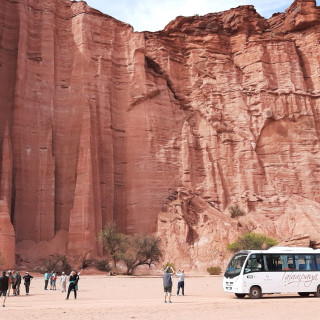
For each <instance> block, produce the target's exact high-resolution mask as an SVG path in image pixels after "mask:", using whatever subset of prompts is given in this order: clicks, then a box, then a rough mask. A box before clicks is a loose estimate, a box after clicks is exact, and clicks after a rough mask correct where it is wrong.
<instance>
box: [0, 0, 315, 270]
mask: <svg viewBox="0 0 320 320" xmlns="http://www.w3.org/2000/svg"><path fill="white" fill-rule="evenodd" d="M319 43H320V8H319V7H317V6H316V3H315V1H313V0H300V1H298V0H296V1H294V3H293V4H292V5H291V7H290V8H288V10H287V11H286V12H285V13H281V14H275V15H274V16H273V17H271V18H270V19H268V20H266V19H264V18H263V17H261V16H260V15H259V14H258V13H257V12H256V11H255V9H254V7H253V6H241V7H238V8H235V9H230V10H229V11H225V12H220V13H213V14H208V15H205V16H194V17H177V18H176V19H175V20H174V21H172V22H170V23H169V24H168V25H167V26H166V27H165V29H164V30H163V31H159V32H154V33H151V32H141V33H138V32H134V31H133V29H132V27H131V26H129V25H127V24H125V23H122V22H120V21H118V20H116V19H114V18H112V17H110V16H108V15H106V14H102V13H100V12H99V11H97V10H94V9H92V8H90V7H88V6H87V4H86V3H85V2H84V1H79V2H76V1H69V0H44V1H39V0H16V1H13V0H4V1H2V2H1V3H0V82H1V86H0V155H1V157H0V159H1V166H0V168H1V172H0V177H1V184H0V200H1V201H3V202H1V203H3V204H4V205H3V206H1V208H4V209H1V211H0V216H1V217H2V216H3V217H5V218H4V219H3V220H1V225H0V226H1V228H0V237H1V236H2V237H5V238H6V239H7V240H6V241H8V243H10V245H6V246H5V248H2V247H0V251H1V252H3V254H4V255H6V256H7V260H8V261H13V259H14V252H15V250H16V252H17V253H18V254H19V255H20V256H21V257H22V258H23V259H28V260H29V261H30V260H32V259H36V258H38V257H41V256H45V255H48V254H52V253H62V254H68V255H70V256H84V257H94V256H97V255H101V254H102V253H103V249H102V247H101V244H100V243H99V242H97V241H96V237H97V234H98V233H99V232H100V230H101V228H102V227H103V226H105V225H106V224H108V223H110V222H112V221H115V222H116V224H117V228H118V230H119V231H120V232H126V233H137V232H138V233H141V232H146V233H154V232H157V233H158V235H159V236H160V237H161V238H162V239H163V244H164V248H165V260H171V261H176V263H178V264H179V265H182V266H184V267H185V268H198V269H201V268H204V267H206V266H208V264H209V263H210V264H211V263H212V264H215V263H224V261H225V259H226V257H227V256H228V253H227V252H226V249H225V248H226V244H228V243H229V242H230V241H233V240H234V239H235V238H236V237H237V236H238V235H239V234H241V233H243V232H246V231H253V230H255V231H260V232H264V233H267V234H268V235H270V236H274V237H276V238H277V239H279V241H280V242H285V241H291V242H290V243H295V241H300V242H301V241H302V242H303V243H307V244H308V243H309V242H310V241H312V242H313V243H318V241H319V239H318V234H319V227H318V225H319V224H318V221H319V220H320V203H319V202H320V198H319V188H320V187H319V181H320V170H319V168H320V167H319V159H320V145H319V137H320V135H319V133H320V131H319V130H320V114H319V112H320V99H319V97H320V56H319V55H320V53H319V50H318V47H319ZM234 204H238V205H239V206H240V207H241V208H242V209H243V211H244V212H245V215H244V216H242V217H240V218H237V219H231V217H230V213H229V207H230V206H232V205H234ZM2 221H5V222H2ZM2 226H7V227H6V228H8V229H6V230H9V229H10V230H9V231H6V232H4V231H3V230H4V229H3V228H2ZM12 226H13V227H14V230H13V228H12ZM14 239H15V241H14ZM14 242H16V243H14ZM14 246H16V249H14ZM6 248H10V250H6ZM8 252H9V253H8ZM9 255H11V257H9ZM12 255H13V256H12ZM12 257H13V258H12ZM10 263H11V264H12V262H10ZM10 263H7V264H8V265H10Z"/></svg>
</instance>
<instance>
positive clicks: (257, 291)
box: [249, 286, 262, 299]
mask: <svg viewBox="0 0 320 320" xmlns="http://www.w3.org/2000/svg"><path fill="white" fill-rule="evenodd" d="M249 297H250V299H260V298H261V297H262V293H261V288H260V287H258V286H253V287H251V288H250V293H249Z"/></svg>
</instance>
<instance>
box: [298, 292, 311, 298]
mask: <svg viewBox="0 0 320 320" xmlns="http://www.w3.org/2000/svg"><path fill="white" fill-rule="evenodd" d="M298 295H299V296H300V297H309V295H310V292H298Z"/></svg>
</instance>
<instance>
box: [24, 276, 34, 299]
mask: <svg viewBox="0 0 320 320" xmlns="http://www.w3.org/2000/svg"><path fill="white" fill-rule="evenodd" d="M31 279H33V276H31V275H30V274H29V272H28V271H27V272H26V275H25V276H23V280H24V286H25V287H26V295H29V288H30V283H31Z"/></svg>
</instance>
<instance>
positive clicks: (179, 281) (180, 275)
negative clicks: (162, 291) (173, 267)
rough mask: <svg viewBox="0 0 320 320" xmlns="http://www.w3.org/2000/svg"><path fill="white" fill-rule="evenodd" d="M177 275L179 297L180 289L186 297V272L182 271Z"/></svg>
mask: <svg viewBox="0 0 320 320" xmlns="http://www.w3.org/2000/svg"><path fill="white" fill-rule="evenodd" d="M176 275H177V276H178V277H179V280H178V289H177V296H178V295H179V292H180V288H181V292H182V295H183V296H184V277H185V274H184V270H182V271H180V270H178V271H177V272H176Z"/></svg>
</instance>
